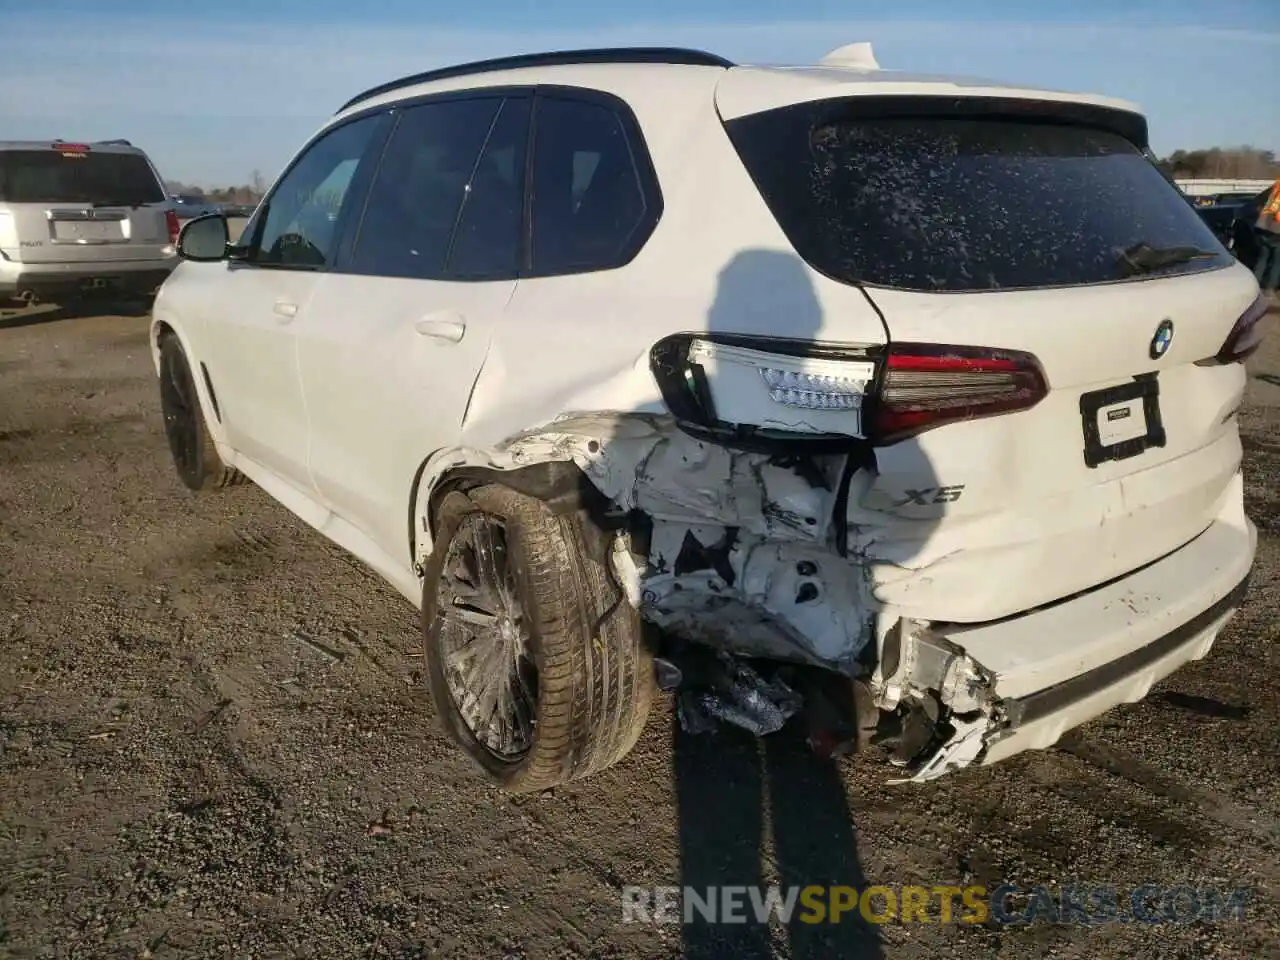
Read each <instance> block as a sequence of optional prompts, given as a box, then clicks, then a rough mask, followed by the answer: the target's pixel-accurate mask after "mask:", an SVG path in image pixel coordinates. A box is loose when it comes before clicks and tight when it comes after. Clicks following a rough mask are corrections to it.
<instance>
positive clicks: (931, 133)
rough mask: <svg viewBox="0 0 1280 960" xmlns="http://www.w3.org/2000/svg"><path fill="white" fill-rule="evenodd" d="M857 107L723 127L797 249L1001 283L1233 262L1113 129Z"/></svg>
mask: <svg viewBox="0 0 1280 960" xmlns="http://www.w3.org/2000/svg"><path fill="white" fill-rule="evenodd" d="M833 107H834V109H833ZM850 109H851V108H849V107H841V106H840V105H839V104H834V105H833V104H832V103H831V102H827V103H825V104H805V105H801V106H797V107H788V108H784V109H781V110H773V111H769V112H767V113H761V114H754V115H751V116H748V117H745V118H742V119H738V120H733V121H730V122H729V123H728V124H727V127H728V130H729V133H730V136H731V137H732V139H733V141H734V144H735V146H736V147H737V149H738V152H739V154H740V156H741V157H742V160H743V162H744V163H745V165H746V167H747V169H748V171H749V172H750V173H751V175H752V177H753V178H754V180H755V181H756V184H757V185H758V186H759V188H760V190H761V193H762V194H763V195H764V197H765V200H766V201H767V202H768V204H769V207H770V209H771V210H772V211H773V214H774V216H775V217H776V218H777V220H778V222H779V224H780V225H781V226H782V228H783V230H784V231H785V232H786V234H787V236H788V238H789V239H790V241H791V243H792V244H793V245H794V246H795V248H796V251H797V252H798V253H799V254H800V255H801V256H802V257H804V258H805V259H806V260H807V261H808V262H809V263H810V264H811V265H812V266H814V267H815V268H816V269H818V270H820V271H821V272H823V273H825V274H827V275H828V276H831V277H834V278H835V279H837V280H841V281H845V282H849V283H865V284H868V285H873V286H883V287H895V288H900V289H910V290H927V291H975V290H1002V289H1019V288H1022V289H1025V288H1030V287H1055V286H1078V285H1084V284H1095V283H1104V282H1108V281H1114V280H1123V279H1128V278H1132V277H1135V276H1155V275H1160V276H1167V275H1171V274H1176V273H1190V272H1197V271H1202V270H1208V269H1214V268H1217V267H1220V266H1225V265H1227V264H1229V263H1231V256H1230V254H1229V253H1228V252H1227V251H1226V249H1225V248H1224V247H1222V245H1221V244H1220V243H1219V242H1218V241H1217V239H1216V238H1215V236H1214V235H1213V232H1212V231H1211V230H1210V229H1209V228H1208V227H1207V226H1206V225H1205V224H1204V223H1203V221H1202V220H1201V219H1200V217H1199V216H1197V215H1196V213H1195V210H1194V209H1193V208H1192V207H1191V206H1190V205H1189V204H1188V203H1187V201H1186V199H1185V198H1184V197H1183V196H1182V195H1181V194H1180V193H1179V192H1178V190H1177V188H1176V187H1174V186H1173V185H1172V184H1171V183H1170V182H1169V181H1168V180H1166V179H1165V177H1164V176H1163V174H1161V173H1160V171H1159V170H1157V169H1156V167H1155V166H1154V165H1153V164H1152V163H1151V162H1150V161H1149V160H1148V159H1147V158H1146V156H1144V154H1143V151H1142V150H1141V149H1140V148H1139V147H1138V146H1136V145H1135V144H1134V143H1132V142H1131V141H1129V140H1128V139H1126V138H1125V137H1123V136H1121V135H1120V134H1119V133H1117V132H1113V131H1111V130H1108V129H1103V128H1101V127H1092V126H1085V125H1078V124H1068V123H1062V122H1048V121H1044V120H1037V119H1022V118H1011V117H991V116H983V115H982V114H978V115H976V116H939V115H937V114H934V115H918V114H917V115H912V116H893V115H888V116H886V115H877V116H864V117H859V116H857V115H850V113H849V110H850ZM1144 248H1150V249H1149V250H1147V249H1144ZM1134 251H1139V254H1138V256H1137V258H1136V259H1137V261H1138V262H1139V264H1140V265H1139V266H1138V267H1137V268H1136V269H1135V267H1134V259H1135V258H1134V256H1133V253H1134ZM1126 252H1128V253H1127V255H1126Z"/></svg>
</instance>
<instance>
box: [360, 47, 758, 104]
mask: <svg viewBox="0 0 1280 960" xmlns="http://www.w3.org/2000/svg"><path fill="white" fill-rule="evenodd" d="M589 63H671V64H679V65H683V66H692V67H722V68H725V69H728V68H729V67H732V66H734V63H733V61H731V60H726V59H725V58H724V57H719V56H716V55H715V54H714V53H706V52H704V51H702V50H689V49H686V48H684V47H601V48H598V49H589V50H560V51H557V52H554V53H522V54H517V55H516V56H514V57H497V58H495V59H493V60H476V61H474V62H472V63H460V64H457V65H456V66H452V67H440V68H439V69H437V70H427V71H426V72H424V73H415V74H412V75H411V76H408V77H401V78H400V79H399V80H392V81H390V82H388V83H382V84H379V85H378V86H376V87H372V88H370V89H368V90H366V91H365V92H364V93H362V94H359V95H358V96H355V97H352V98H351V99H350V100H348V101H347V102H346V103H344V104H343V105H342V106H341V107H340V108H339V109H338V113H341V112H342V111H343V110H346V109H349V108H350V107H354V106H355V105H356V104H357V103H361V102H363V101H365V100H372V99H373V98H374V97H378V96H381V95H382V94H384V93H390V92H391V91H393V90H398V89H400V88H401V87H411V86H413V85H415V84H419V83H427V82H429V81H431V80H447V79H449V78H451V77H466V76H471V75H472V74H478V73H493V72H495V71H498V70H521V69H525V68H528V67H563V66H572V65H574V64H589Z"/></svg>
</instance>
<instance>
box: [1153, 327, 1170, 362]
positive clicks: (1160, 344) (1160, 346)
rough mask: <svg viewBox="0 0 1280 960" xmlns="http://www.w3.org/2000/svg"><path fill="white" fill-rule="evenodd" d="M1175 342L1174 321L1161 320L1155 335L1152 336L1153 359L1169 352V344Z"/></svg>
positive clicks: (1157, 358)
mask: <svg viewBox="0 0 1280 960" xmlns="http://www.w3.org/2000/svg"><path fill="white" fill-rule="evenodd" d="M1171 343H1173V321H1172V320H1168V319H1165V320H1161V321H1160V324H1159V325H1158V326H1157V327H1156V333H1155V336H1153V337H1152V338H1151V359H1152V360H1159V359H1160V358H1161V357H1163V356H1164V355H1165V354H1166V353H1168V352H1169V344H1171Z"/></svg>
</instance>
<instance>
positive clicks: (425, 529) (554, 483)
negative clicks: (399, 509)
mask: <svg viewBox="0 0 1280 960" xmlns="http://www.w3.org/2000/svg"><path fill="white" fill-rule="evenodd" d="M451 459H453V458H451ZM439 460H440V456H439V455H434V456H432V457H428V458H427V459H426V460H424V461H423V463H422V465H421V466H420V467H419V468H418V475H417V476H416V477H415V479H414V484H413V492H412V495H411V496H410V498H409V504H410V506H409V511H410V516H409V544H410V548H411V550H412V553H413V559H414V562H415V563H417V564H421V563H422V562H423V560H425V558H426V557H427V556H429V555H430V554H431V552H432V551H433V550H434V547H435V537H436V532H437V513H438V508H439V506H440V504H441V502H442V501H443V500H444V498H445V497H446V496H447V495H448V494H449V493H451V492H453V491H460V492H463V493H465V492H466V491H467V490H470V489H474V488H475V487H479V486H484V485H486V484H498V485H500V486H504V487H507V488H508V489H511V490H514V491H516V492H517V493H521V494H524V495H525V496H528V497H533V498H535V499H537V500H541V501H542V502H543V503H545V504H547V505H548V506H549V507H550V508H551V511H552V512H553V513H555V514H567V513H578V512H583V511H585V512H587V513H589V514H590V515H591V516H592V518H593V519H594V520H595V521H596V523H597V524H598V525H599V526H601V527H602V528H603V527H606V526H609V525H611V524H610V523H609V519H608V514H609V511H610V508H611V506H612V505H611V503H610V501H609V500H608V498H607V497H605V496H604V494H602V493H601V492H600V491H599V490H598V489H597V488H596V486H595V484H593V483H592V482H591V480H590V479H589V478H588V477H587V475H586V474H585V473H584V472H583V471H582V469H581V468H580V467H578V465H577V464H576V463H574V462H573V461H572V460H558V459H551V460H544V461H540V462H537V463H532V464H526V465H522V466H518V467H505V468H504V467H503V466H501V465H499V463H498V462H497V461H496V460H495V459H492V458H486V459H484V460H475V461H473V462H461V463H457V462H455V463H453V464H450V465H448V466H442V467H440V468H437V469H435V470H433V469H432V464H433V461H434V462H436V463H439Z"/></svg>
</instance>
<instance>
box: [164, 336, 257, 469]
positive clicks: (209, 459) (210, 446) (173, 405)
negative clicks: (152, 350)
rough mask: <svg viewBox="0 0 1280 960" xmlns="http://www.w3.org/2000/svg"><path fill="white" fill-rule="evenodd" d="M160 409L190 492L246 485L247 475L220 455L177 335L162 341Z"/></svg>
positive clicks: (167, 434) (179, 467)
mask: <svg viewBox="0 0 1280 960" xmlns="http://www.w3.org/2000/svg"><path fill="white" fill-rule="evenodd" d="M160 409H161V410H162V411H163V412H164V433H165V437H166V439H167V440H168V441H169V453H170V455H171V456H172V457H173V465H174V467H175V468H176V469H177V471H178V477H179V479H181V480H182V482H183V484H184V485H185V486H186V487H187V488H188V489H190V490H195V491H197V492H202V493H203V492H205V491H209V490H220V489H222V488H223V487H229V486H232V485H233V484H237V483H241V482H243V480H244V475H243V474H242V473H240V471H238V470H236V469H234V468H232V467H228V466H227V465H226V464H225V463H223V462H222V458H221V457H220V456H218V448H217V447H216V446H215V445H214V442H213V437H212V436H210V434H209V428H208V426H207V425H206V424H205V421H204V412H203V411H202V410H201V409H200V396H199V394H198V393H196V383H195V379H194V378H193V377H192V375H191V365H190V364H189V363H188V362H187V355H186V352H185V351H184V350H183V349H182V344H181V343H180V342H179V341H178V338H177V337H175V336H174V335H173V334H167V335H165V336H164V337H163V338H161V340H160Z"/></svg>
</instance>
